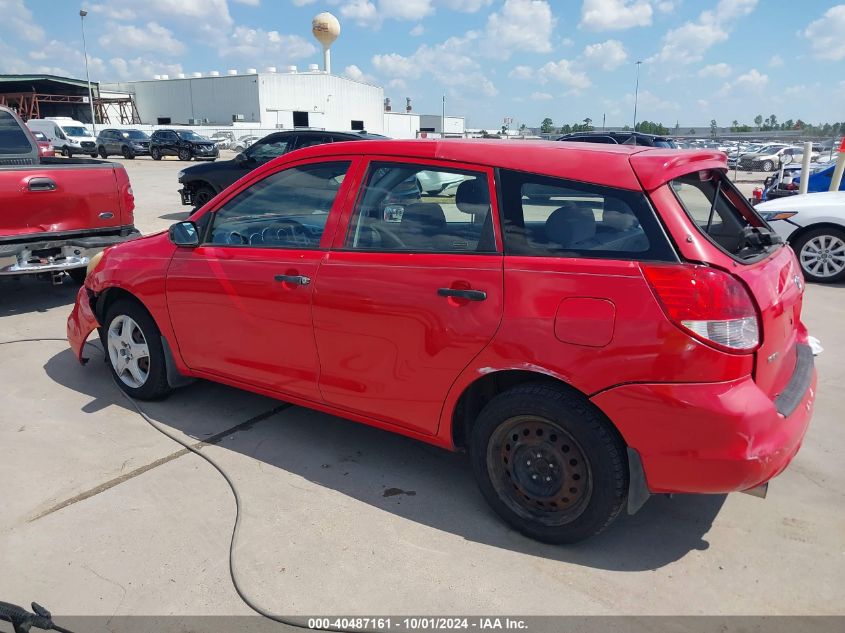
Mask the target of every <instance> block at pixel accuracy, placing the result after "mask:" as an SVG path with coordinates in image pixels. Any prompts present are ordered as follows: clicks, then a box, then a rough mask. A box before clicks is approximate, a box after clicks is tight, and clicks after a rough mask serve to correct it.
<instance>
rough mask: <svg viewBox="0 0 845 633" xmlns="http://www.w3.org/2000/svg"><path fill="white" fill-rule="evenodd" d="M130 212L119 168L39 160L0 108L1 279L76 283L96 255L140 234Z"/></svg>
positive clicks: (29, 139)
mask: <svg viewBox="0 0 845 633" xmlns="http://www.w3.org/2000/svg"><path fill="white" fill-rule="evenodd" d="M134 208H135V199H134V197H133V195H132V187H131V186H130V184H129V177H128V176H127V174H126V171H125V170H124V169H123V167H122V166H121V165H118V164H116V163H109V162H105V161H98V160H91V159H84V158H76V159H67V158H49V157H44V156H39V152H38V144H37V141H36V140H35V139H34V138H33V136H32V134H31V133H30V132H29V130H28V129H27V127H26V126H25V125H24V124H23V122H22V121H21V120H20V119H19V118H18V116H17V115H16V114H15V113H14V112H13V111H12V110H10V109H9V108H4V107H0V276H8V275H22V274H31V273H48V274H51V275H52V277H53V279H54V281H56V280H60V279H61V277H62V276H63V275H64V274H65V273H67V274H69V275H70V276H71V277H73V278H74V279H75V280H77V281H79V282H81V281H82V280H83V279H84V278H85V271H86V268H87V266H88V262H89V261H90V258H91V257H92V256H93V255H94V254H95V253H97V252H99V251H101V250H103V249H104V248H105V247H107V246H111V245H112V244H117V243H119V242H123V241H126V240H128V239H132V238H134V237H138V236H139V235H140V234H139V232H138V231H137V230H136V229H135V226H134V224H133V222H134V216H133V211H134Z"/></svg>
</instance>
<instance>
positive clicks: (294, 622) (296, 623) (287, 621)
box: [0, 338, 374, 633]
mask: <svg viewBox="0 0 845 633" xmlns="http://www.w3.org/2000/svg"><path fill="white" fill-rule="evenodd" d="M48 341H57V342H62V343H67V342H68V341H67V339H65V338H21V339H13V340H9V341H0V346H2V345H11V344H13V343H41V342H48ZM85 344H86V345H90V346H91V347H94V348H95V349H97V350H99V351H100V352H103V350H102V348H100V347H99V346H98V345H94V344H93V343H88V342H86V343H85ZM112 380H113V381H114V384H115V387H117V390H118V392H119V393H120V395H121V396H123V397H124V398H125V399H126V400H127V402H129V404H130V405H132V408H133V409H134V410H135V412H136V413H137V414H138V415H140V416H141V418H143V420H144V421H145V422H146V423H147V424H149V425H150V426H151V427H153V428H154V429H155V430H156V431H158V432H159V433H161V434H162V435H164V436H166V437H168V438H169V439H171V440H173V441H174V442H176V443H177V444H179V445H180V446H182V447H183V448H185V449H187V450H189V451H190V452H192V453H193V454H194V455H197V456H198V457H201V458H202V459H204V460H205V461H206V462H208V463H209V464H210V465H211V466H212V468H214V470H216V471H217V472H218V473H220V476H221V477H223V479H224V480H225V481H226V483H227V484H228V485H229V490H231V491H232V496H233V497H234V499H235V522H234V525H233V526H232V537H231V539H230V540H229V577H230V578H231V580H232V586H233V587H234V588H235V592H237V594H238V596H239V597H240V599H241V600H242V601H243V603H244V604H245V605H246V606H248V607H249V608H250V609H252V610H253V611H255V612H256V613H257V614H258V615H260V616H263V617H265V618H267V619H268V620H272V621H273V622H278V623H279V624H284V625H287V626H293V627H296V628H299V629H308V630H309V631H337V630H338V629H321V628H315V627H309V626H308V624H307V621H305V620H303V619H299V618H286V617H284V616H280V615H276V614H274V613H271V612H269V611H268V610H266V609H265V608H264V607H262V606H261V605H260V604H258V603H257V602H255V601H254V600H253V599H252V598H250V597H249V595H248V594H247V593H246V592H245V591H244V590H243V589H242V588H241V585H240V582H239V581H238V578H237V573H236V571H235V543H236V542H237V540H238V534H239V533H240V528H241V496H240V494H238V489H237V487H236V486H235V482H234V481H232V478H231V477H230V476H229V475H228V473H226V471H225V470H223V467H222V466H220V465H219V464H217V462H215V461H214V460H213V459H211V458H210V457H209V456H208V455H206V454H204V453H202V452H201V451H200V450H199V449H198V448H194V447H193V446H192V445H191V444H189V443H188V442H185V441H184V440H182V439H181V438H179V437H177V436H175V435H173V434H171V433H170V432H169V431H168V430H166V429H165V428H164V426H163V425H161V424H159V423H158V422H156V421H155V420H153V419H152V418H151V417H150V416H149V415H147V413H146V412H145V411H144V410H143V409H141V407H140V406H138V403H137V402H135V400H133V399H132V398H131V397H130V396H129V395H128V394H127V393H126V392H125V391H123V389H121V388H120V385H118V384H117V379H116V378H115V377H114V375H112ZM354 630H355V631H356V632H358V631H361V632H362V633H367V632H368V631H373V632H374V630H373V629H365V628H361V629H354Z"/></svg>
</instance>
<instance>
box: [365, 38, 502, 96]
mask: <svg viewBox="0 0 845 633" xmlns="http://www.w3.org/2000/svg"><path fill="white" fill-rule="evenodd" d="M478 37H479V36H478V34H477V33H473V32H470V33H468V34H467V35H466V36H465V37H450V38H449V39H448V40H446V41H445V42H441V43H440V44H435V45H429V44H423V45H422V46H420V47H419V48H418V49H417V50H416V51H414V53H412V54H411V55H408V56H405V55H400V54H398V53H388V54H384V55H374V56H373V58H372V63H373V68H375V69H376V71H378V72H379V73H380V74H383V75H385V76H387V77H390V78H391V79H401V80H402V81H403V82H404V81H407V80H418V79H421V78H423V77H425V79H426V82H428V83H430V84H433V85H438V86H445V87H447V88H450V89H451V90H452V91H453V93H454V94H461V93H463V92H464V91H472V92H473V94H475V95H479V94H480V95H481V96H485V97H492V96H494V95H496V94H498V90H496V87H495V85H494V84H493V82H492V81H491V80H490V79H489V78H488V77H487V76H486V75H485V74H484V73H483V72H482V70H481V66H480V64H479V63H478V61H476V60H475V59H473V58H472V57H470V55H469V54H470V52H471V51H472V50H473V49H474V47H475V46H476V45H477V39H478Z"/></svg>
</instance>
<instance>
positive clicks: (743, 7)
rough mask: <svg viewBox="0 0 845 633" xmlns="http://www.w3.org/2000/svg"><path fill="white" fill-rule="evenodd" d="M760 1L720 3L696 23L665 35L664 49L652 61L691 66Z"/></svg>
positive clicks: (723, 1) (723, 39) (724, 1)
mask: <svg viewBox="0 0 845 633" xmlns="http://www.w3.org/2000/svg"><path fill="white" fill-rule="evenodd" d="M756 6H757V0H719V3H718V4H717V5H716V6H715V8H713V9H712V10H707V11H702V12H701V14H700V15H699V16H698V18H697V19H696V20H695V21H694V22H685V23H684V24H682V25H681V26H679V27H678V28H676V29H672V30H671V31H668V32H667V33H666V35H664V36H663V47H662V48H661V49H660V52H659V53H657V55H655V56H653V57H651V58H650V59H649V60H648V61H650V62H663V63H666V64H691V63H693V62H697V61H699V60H700V59H702V58H703V57H704V53H705V52H706V51H707V50H709V49H710V48H711V47H712V46H714V45H715V44H719V43H720V42H724V41H726V40H727V39H728V37H729V36H730V32H731V28H732V27H733V26H735V25H736V22H737V21H738V20H739V18H741V17H743V16H745V15H748V14H749V13H751V12H752V11H753V10H754V9H755V8H756Z"/></svg>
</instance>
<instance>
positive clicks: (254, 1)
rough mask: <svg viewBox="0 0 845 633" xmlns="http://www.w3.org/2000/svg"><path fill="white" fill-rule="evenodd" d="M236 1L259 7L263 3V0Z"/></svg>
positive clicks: (235, 0) (236, 0)
mask: <svg viewBox="0 0 845 633" xmlns="http://www.w3.org/2000/svg"><path fill="white" fill-rule="evenodd" d="M234 2H240V3H241V4H248V5H249V6H251V7H257V6H258V5H260V4H261V0H234Z"/></svg>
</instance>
